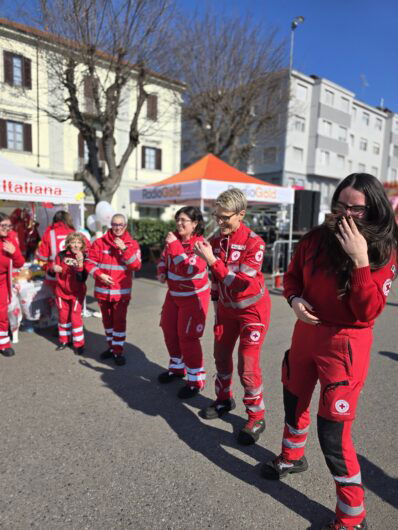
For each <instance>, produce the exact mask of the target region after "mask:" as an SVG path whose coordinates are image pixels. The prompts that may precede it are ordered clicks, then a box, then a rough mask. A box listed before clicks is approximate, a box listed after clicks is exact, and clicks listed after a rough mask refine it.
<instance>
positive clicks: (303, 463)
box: [261, 455, 308, 480]
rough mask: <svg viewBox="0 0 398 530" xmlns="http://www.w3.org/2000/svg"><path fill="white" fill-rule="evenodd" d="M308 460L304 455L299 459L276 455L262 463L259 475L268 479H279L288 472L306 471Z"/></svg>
mask: <svg viewBox="0 0 398 530" xmlns="http://www.w3.org/2000/svg"><path fill="white" fill-rule="evenodd" d="M307 469H308V462H307V459H306V458H305V456H303V457H302V458H301V460H287V459H286V458H283V456H282V455H279V456H277V457H276V458H274V460H270V461H269V462H267V463H266V464H263V466H262V468H261V475H262V476H263V477H264V478H266V479H268V480H279V479H281V478H283V477H286V475H288V474H289V473H301V472H302V471H307Z"/></svg>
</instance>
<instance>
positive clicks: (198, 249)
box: [194, 240, 217, 266]
mask: <svg viewBox="0 0 398 530" xmlns="http://www.w3.org/2000/svg"><path fill="white" fill-rule="evenodd" d="M194 252H195V254H196V255H197V256H199V257H200V258H202V259H204V260H205V261H206V263H207V264H208V265H210V266H211V265H213V264H214V263H215V262H216V261H217V260H216V257H215V255H214V253H213V249H212V247H211V245H210V243H209V242H208V241H206V240H204V241H197V242H196V243H195V245H194Z"/></svg>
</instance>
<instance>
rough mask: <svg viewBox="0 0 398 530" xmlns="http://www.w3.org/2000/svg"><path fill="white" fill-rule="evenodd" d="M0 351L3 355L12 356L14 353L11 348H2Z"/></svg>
mask: <svg viewBox="0 0 398 530" xmlns="http://www.w3.org/2000/svg"><path fill="white" fill-rule="evenodd" d="M0 353H1V354H2V355H4V357H12V356H13V355H15V351H14V350H13V349H12V348H4V350H0Z"/></svg>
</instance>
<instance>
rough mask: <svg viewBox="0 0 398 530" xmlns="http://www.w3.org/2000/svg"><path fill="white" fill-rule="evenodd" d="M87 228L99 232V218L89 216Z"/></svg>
mask: <svg viewBox="0 0 398 530" xmlns="http://www.w3.org/2000/svg"><path fill="white" fill-rule="evenodd" d="M86 226H87V228H88V229H89V230H90V231H91V232H95V231H96V230H97V217H96V216H95V215H89V216H88V217H87V219H86Z"/></svg>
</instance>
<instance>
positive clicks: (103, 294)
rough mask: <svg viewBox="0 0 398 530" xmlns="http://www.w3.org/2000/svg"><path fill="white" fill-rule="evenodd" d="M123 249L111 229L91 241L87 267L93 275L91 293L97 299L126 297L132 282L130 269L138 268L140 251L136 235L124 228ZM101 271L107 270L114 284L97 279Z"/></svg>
mask: <svg viewBox="0 0 398 530" xmlns="http://www.w3.org/2000/svg"><path fill="white" fill-rule="evenodd" d="M120 239H123V241H124V243H125V245H126V247H127V248H126V250H125V251H124V252H122V251H121V250H120V249H119V248H118V247H117V246H116V244H115V242H114V235H113V233H112V231H111V230H108V232H107V233H106V234H105V235H103V236H102V237H100V238H98V239H96V240H95V241H94V243H93V244H92V246H91V248H90V251H89V254H88V259H87V261H86V270H87V271H88V272H89V273H90V274H91V275H92V276H94V279H95V286H94V295H95V297H96V298H97V299H98V300H110V301H112V302H116V301H118V300H129V299H130V298H131V287H132V283H133V271H138V270H140V268H141V251H140V247H139V245H138V243H137V241H136V240H135V239H133V238H132V237H131V236H130V234H129V233H128V232H127V231H126V232H124V234H123V235H122V236H121V238H120ZM101 274H108V275H109V276H111V277H112V279H113V282H114V283H113V285H111V286H109V285H106V284H105V283H104V282H102V281H101V280H100V275H101Z"/></svg>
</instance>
